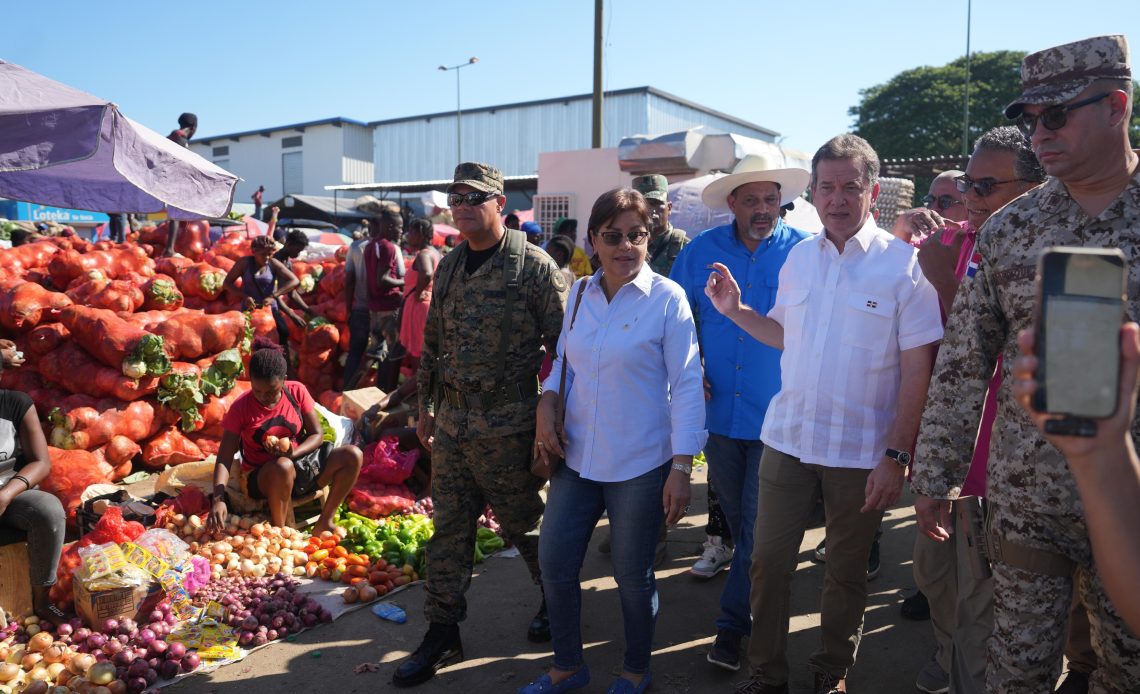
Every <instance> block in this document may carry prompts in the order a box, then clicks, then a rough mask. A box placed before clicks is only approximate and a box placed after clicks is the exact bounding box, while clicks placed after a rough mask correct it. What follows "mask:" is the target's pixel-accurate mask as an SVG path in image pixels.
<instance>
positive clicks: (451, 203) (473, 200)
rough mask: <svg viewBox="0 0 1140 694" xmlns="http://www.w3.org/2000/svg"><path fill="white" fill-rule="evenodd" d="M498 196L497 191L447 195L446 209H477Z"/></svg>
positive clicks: (475, 191)
mask: <svg viewBox="0 0 1140 694" xmlns="http://www.w3.org/2000/svg"><path fill="white" fill-rule="evenodd" d="M498 196H499V193H498V191H494V190H491V191H487V192H486V193H484V192H483V191H481V190H473V191H471V192H470V193H448V195H447V205H448V207H459V206H460V205H467V206H468V207H478V206H479V205H482V204H483V203H485V202H487V201H488V200H490V199H491V198H494V197H498Z"/></svg>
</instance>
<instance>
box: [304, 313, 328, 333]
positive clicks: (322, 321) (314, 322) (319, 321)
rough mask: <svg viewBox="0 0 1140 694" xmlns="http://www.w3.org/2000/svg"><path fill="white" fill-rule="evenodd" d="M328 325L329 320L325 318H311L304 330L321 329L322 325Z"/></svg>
mask: <svg viewBox="0 0 1140 694" xmlns="http://www.w3.org/2000/svg"><path fill="white" fill-rule="evenodd" d="M328 324H329V320H328V319H327V318H323V317H321V316H314V317H313V318H311V319H310V320H309V323H308V324H307V325H306V326H305V329H306V330H316V329H317V328H319V327H321V326H322V325H328Z"/></svg>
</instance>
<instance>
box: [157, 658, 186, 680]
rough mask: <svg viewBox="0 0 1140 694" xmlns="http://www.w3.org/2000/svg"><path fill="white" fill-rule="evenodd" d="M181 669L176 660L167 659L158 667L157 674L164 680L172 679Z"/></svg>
mask: <svg viewBox="0 0 1140 694" xmlns="http://www.w3.org/2000/svg"><path fill="white" fill-rule="evenodd" d="M181 669H182V665H181V663H179V662H178V661H177V660H168V661H166V662H165V663H163V664H162V665H160V666H159V667H158V676H159V677H161V678H162V679H164V680H172V679H174V678H175V677H177V676H178V672H179V671H180V670H181Z"/></svg>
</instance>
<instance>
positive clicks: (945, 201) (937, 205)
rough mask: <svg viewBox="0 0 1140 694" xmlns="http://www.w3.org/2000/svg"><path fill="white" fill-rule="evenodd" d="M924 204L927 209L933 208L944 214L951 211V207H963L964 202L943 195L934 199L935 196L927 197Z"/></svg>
mask: <svg viewBox="0 0 1140 694" xmlns="http://www.w3.org/2000/svg"><path fill="white" fill-rule="evenodd" d="M922 204H923V205H925V206H926V207H933V208H934V209H936V210H938V211H939V212H944V211H946V210H948V209H950V208H951V207H953V206H955V205H961V204H962V201H961V200H957V199H955V198H954V196H953V195H949V194H946V193H943V194H942V195H939V196H938V197H934V196H933V195H927V196H926V197H925V198H923V199H922Z"/></svg>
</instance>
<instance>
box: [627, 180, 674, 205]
mask: <svg viewBox="0 0 1140 694" xmlns="http://www.w3.org/2000/svg"><path fill="white" fill-rule="evenodd" d="M632 185H633V189H634V190H636V191H637V192H639V193H641V194H642V195H644V196H645V197H647V198H651V199H653V200H660V201H661V202H668V201H669V180H668V179H667V178H665V177H664V176H662V175H661V174H647V175H645V176H638V177H637V178H635V179H633V184H632Z"/></svg>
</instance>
